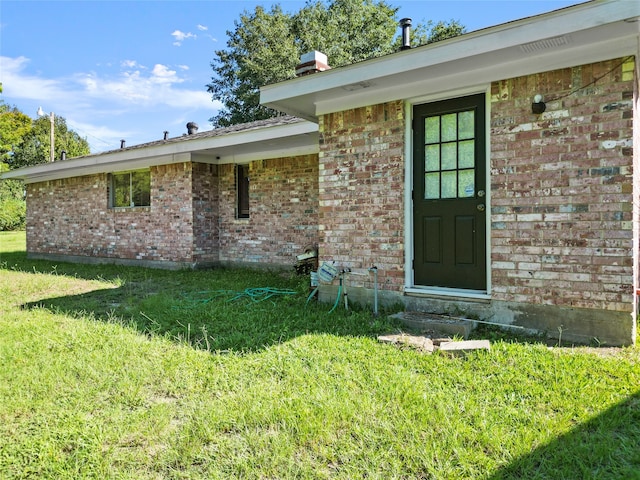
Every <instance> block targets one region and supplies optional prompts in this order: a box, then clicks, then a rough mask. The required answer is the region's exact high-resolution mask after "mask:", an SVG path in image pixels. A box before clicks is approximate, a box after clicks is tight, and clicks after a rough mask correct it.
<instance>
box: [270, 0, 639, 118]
mask: <svg viewBox="0 0 640 480" xmlns="http://www.w3.org/2000/svg"><path fill="white" fill-rule="evenodd" d="M639 16H640V2H636V1H624V0H622V1H621V0H605V1H594V2H587V3H584V4H579V5H576V6H573V7H569V8H564V9H561V10H556V11H553V12H549V13H547V14H543V15H538V16H535V17H529V18H525V19H522V20H518V21H514V22H510V23H506V24H503V25H498V26H495V27H491V28H487V29H483V30H479V31H476V32H471V33H468V34H465V35H462V36H460V37H456V38H452V39H448V40H445V41H442V42H438V43H435V44H431V45H425V46H422V47H418V48H414V49H410V50H404V51H401V52H397V53H394V54H391V55H387V56H385V57H381V58H376V59H372V60H368V61H365V62H361V63H358V64H354V65H350V66H346V67H341V68H336V69H333V70H327V71H324V72H321V73H316V74H313V75H308V76H304V77H300V78H296V79H293V80H289V81H286V82H282V83H278V84H274V85H268V86H265V87H263V88H262V89H261V97H260V98H261V103H262V104H264V105H266V106H268V107H271V108H274V109H277V110H279V111H282V112H286V113H289V114H292V115H296V116H298V117H301V118H305V119H307V120H310V121H317V118H318V116H319V115H322V114H325V113H330V112H334V111H342V110H346V109H350V108H357V107H363V106H366V105H373V104H378V103H382V102H387V101H393V100H402V99H410V98H414V97H419V96H425V95H432V94H437V93H445V92H447V91H453V90H460V89H465V88H471V87H476V86H482V85H485V86H486V85H487V84H488V83H490V82H492V81H497V80H503V79H506V78H513V77H517V76H521V75H529V74H533V73H538V72H544V71H549V70H554V69H558V68H564V67H571V66H577V65H582V64H585V63H592V62H597V61H602V60H609V59H612V58H617V57H622V56H625V55H635V54H637V53H638V41H639V28H640V22H638V19H639ZM329 62H331V59H329Z"/></svg>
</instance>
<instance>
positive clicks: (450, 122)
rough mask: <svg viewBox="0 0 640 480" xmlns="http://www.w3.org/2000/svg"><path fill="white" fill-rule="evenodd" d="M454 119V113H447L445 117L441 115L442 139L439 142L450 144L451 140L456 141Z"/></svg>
mask: <svg viewBox="0 0 640 480" xmlns="http://www.w3.org/2000/svg"><path fill="white" fill-rule="evenodd" d="M456 117H457V115H456V114H455V113H449V114H447V115H442V138H441V139H440V141H441V142H451V141H453V140H457V137H458V132H457V128H456V123H457V121H456Z"/></svg>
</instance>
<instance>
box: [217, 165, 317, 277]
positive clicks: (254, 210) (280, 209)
mask: <svg viewBox="0 0 640 480" xmlns="http://www.w3.org/2000/svg"><path fill="white" fill-rule="evenodd" d="M219 198H220V225H219V229H220V230H219V231H220V261H222V262H223V263H232V264H233V263H236V262H243V263H253V264H260V265H265V266H268V265H291V266H293V264H294V263H295V261H296V255H298V254H300V253H302V252H303V251H304V248H305V247H306V246H307V245H314V246H315V245H317V244H318V157H317V155H306V156H299V157H290V158H279V159H271V160H259V161H255V162H251V163H250V164H249V215H250V218H246V219H238V218H236V203H237V202H236V179H235V167H234V165H221V166H220V167H219Z"/></svg>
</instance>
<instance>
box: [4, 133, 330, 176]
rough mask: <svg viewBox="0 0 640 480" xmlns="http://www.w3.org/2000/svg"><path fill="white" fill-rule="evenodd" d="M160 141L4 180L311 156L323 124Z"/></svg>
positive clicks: (23, 170)
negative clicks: (175, 165) (170, 165)
mask: <svg viewBox="0 0 640 480" xmlns="http://www.w3.org/2000/svg"><path fill="white" fill-rule="evenodd" d="M158 143H159V144H154V145H150V146H141V147H139V148H130V149H123V150H114V151H110V152H105V153H101V154H96V155H88V156H85V157H77V158H71V159H68V160H63V161H59V162H52V163H43V164H39V165H34V166H31V167H24V168H19V169H16V170H10V171H8V172H5V173H3V174H2V176H1V178H3V179H10V178H13V179H20V180H24V181H25V182H26V183H35V182H43V181H48V180H57V179H61V178H68V177H77V176H82V175H92V174H96V173H110V172H116V171H123V170H135V169H142V168H148V167H151V166H155V165H167V164H174V163H182V162H198V163H210V164H225V163H248V162H250V161H253V160H266V159H270V158H282V157H289V156H298V155H309V154H313V153H317V152H318V125H317V124H315V123H312V122H307V121H304V120H299V121H296V122H294V123H288V124H285V125H275V126H265V127H262V128H254V129H250V130H241V131H238V132H232V133H226V134H224V135H218V136H206V135H205V136H202V135H197V136H194V138H189V137H188V136H187V137H182V138H179V139H177V140H175V141H172V142H168V143H164V144H163V143H161V142H158Z"/></svg>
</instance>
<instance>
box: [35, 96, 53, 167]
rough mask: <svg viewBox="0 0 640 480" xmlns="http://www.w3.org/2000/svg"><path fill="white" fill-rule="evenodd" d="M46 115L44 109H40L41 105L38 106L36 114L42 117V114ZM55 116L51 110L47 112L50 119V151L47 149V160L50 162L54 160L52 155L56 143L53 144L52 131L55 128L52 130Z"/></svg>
mask: <svg viewBox="0 0 640 480" xmlns="http://www.w3.org/2000/svg"><path fill="white" fill-rule="evenodd" d="M46 115H47V114H46V113H44V110H42V107H38V116H39V117H44V116H46ZM55 118H56V117H55V115H54V114H53V112H51V113H50V114H49V120H50V121H51V129H50V131H49V141H50V146H51V148H50V151H49V161H50V162H53V161H54V155H55V148H54V147H55V145H56V144H55V136H54V131H55V130H54V129H55V127H54V125H55Z"/></svg>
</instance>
